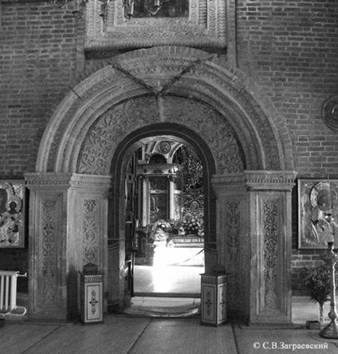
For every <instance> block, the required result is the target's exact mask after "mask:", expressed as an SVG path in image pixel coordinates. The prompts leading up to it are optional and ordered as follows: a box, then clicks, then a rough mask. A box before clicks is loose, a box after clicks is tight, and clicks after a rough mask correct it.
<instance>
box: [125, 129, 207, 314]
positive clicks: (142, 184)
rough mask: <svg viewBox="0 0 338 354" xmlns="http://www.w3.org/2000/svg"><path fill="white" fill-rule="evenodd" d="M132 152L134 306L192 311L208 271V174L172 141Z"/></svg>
mask: <svg viewBox="0 0 338 354" xmlns="http://www.w3.org/2000/svg"><path fill="white" fill-rule="evenodd" d="M132 151H133V152H132V153H131V154H129V155H128V157H126V159H127V162H126V173H125V184H124V186H125V212H124V215H125V236H126V237H125V250H126V264H127V265H128V270H129V292H130V296H131V298H132V301H131V303H132V304H134V305H136V304H137V306H138V307H139V306H140V305H142V304H143V306H144V307H148V308H150V307H151V308H152V309H153V310H154V307H161V306H162V307H163V306H164V305H167V306H165V308H166V309H167V311H168V312H170V311H169V309H170V307H168V304H169V303H170V304H171V305H172V306H174V307H175V308H176V309H180V310H182V309H183V308H184V307H187V308H189V309H190V310H189V311H191V309H192V308H197V306H198V304H199V298H200V292H201V287H200V274H202V273H204V270H205V262H204V236H205V204H206V193H205V168H204V166H203V163H202V161H201V159H200V157H199V156H198V153H197V152H196V151H195V149H194V148H193V147H192V146H191V145H189V144H188V143H187V142H185V141H182V140H181V139H178V138H176V137H174V136H171V135H156V136H150V137H145V138H142V139H140V140H138V141H137V142H136V143H134V148H133V150H132ZM175 305H176V306H175ZM172 309H173V307H172Z"/></svg>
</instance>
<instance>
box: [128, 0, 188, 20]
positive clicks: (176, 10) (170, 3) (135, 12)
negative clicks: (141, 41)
mask: <svg viewBox="0 0 338 354" xmlns="http://www.w3.org/2000/svg"><path fill="white" fill-rule="evenodd" d="M123 7H124V15H125V17H127V18H131V17H136V18H142V17H187V16H188V13H189V0H123Z"/></svg>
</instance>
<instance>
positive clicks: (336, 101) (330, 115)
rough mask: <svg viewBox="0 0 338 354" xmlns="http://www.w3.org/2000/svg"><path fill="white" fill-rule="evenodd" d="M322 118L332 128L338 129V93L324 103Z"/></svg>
mask: <svg viewBox="0 0 338 354" xmlns="http://www.w3.org/2000/svg"><path fill="white" fill-rule="evenodd" d="M322 118H323V120H324V122H325V123H326V125H327V126H328V127H329V128H330V129H332V130H334V131H338V95H336V96H332V97H330V98H329V99H327V100H326V101H325V102H324V103H323V107H322Z"/></svg>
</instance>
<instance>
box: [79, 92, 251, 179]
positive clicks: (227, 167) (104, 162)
mask: <svg viewBox="0 0 338 354" xmlns="http://www.w3.org/2000/svg"><path fill="white" fill-rule="evenodd" d="M165 101H166V102H165V104H164V106H168V107H171V109H168V110H167V111H166V112H167V113H166V121H167V122H173V123H179V124H181V125H184V126H186V127H189V128H190V129H192V130H194V131H195V132H196V133H197V134H198V135H199V136H201V137H202V139H204V140H205V141H206V143H207V144H208V145H209V147H210V149H211V152H212V154H213V155H214V158H215V161H216V165H217V169H218V171H219V173H225V172H228V173H233V172H239V171H243V169H244V162H243V161H242V157H241V153H240V148H239V145H238V142H237V139H236V137H235V134H234V131H233V129H232V128H231V126H230V125H229V124H228V123H227V122H226V121H225V120H224V119H223V118H222V117H221V116H220V115H219V114H218V113H217V112H216V111H214V110H213V109H211V108H209V107H208V106H206V105H203V104H202V103H200V102H197V101H192V100H187V99H183V98H179V97H170V98H165ZM187 101H189V102H188V103H187ZM149 107H152V109H153V110H154V111H155V112H157V106H156V102H155V99H154V98H153V97H141V98H138V99H134V100H129V101H126V102H124V103H122V104H119V105H117V106H115V107H113V108H112V109H110V110H108V111H107V112H106V113H104V114H103V115H102V116H101V117H100V118H99V119H98V120H97V121H96V123H95V125H94V126H93V127H92V129H91V130H90V131H89V132H88V135H87V137H86V139H85V141H84V143H83V146H82V150H81V153H80V159H79V166H78V170H79V173H86V174H108V173H109V171H110V164H111V160H112V158H113V154H114V151H115V149H116V147H117V145H118V143H119V142H121V141H122V139H123V138H125V137H126V136H127V135H128V134H129V133H130V131H132V130H134V129H137V128H141V127H143V126H145V125H147V124H151V123H156V122H158V117H157V115H156V114H149ZM135 112H137V114H135ZM205 117H208V118H207V119H206V118H205Z"/></svg>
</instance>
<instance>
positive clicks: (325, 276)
mask: <svg viewBox="0 0 338 354" xmlns="http://www.w3.org/2000/svg"><path fill="white" fill-rule="evenodd" d="M303 275H304V285H305V286H306V288H307V289H308V290H309V295H310V297H311V300H313V301H315V302H318V304H319V318H320V323H323V306H324V303H325V302H326V301H328V300H329V299H330V289H331V275H330V270H329V269H328V267H327V265H326V264H320V265H318V266H317V267H312V268H310V269H308V268H305V269H304V270H303Z"/></svg>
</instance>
